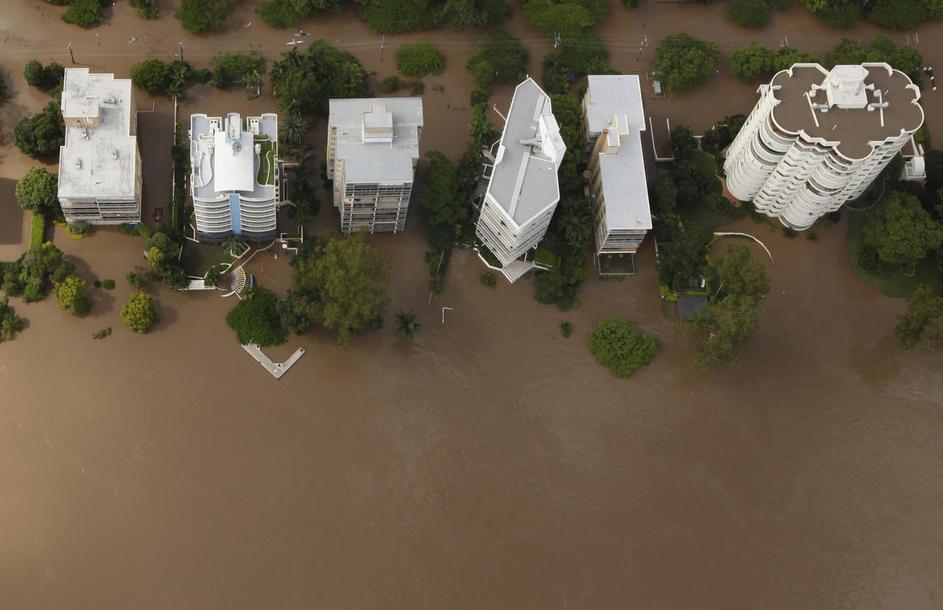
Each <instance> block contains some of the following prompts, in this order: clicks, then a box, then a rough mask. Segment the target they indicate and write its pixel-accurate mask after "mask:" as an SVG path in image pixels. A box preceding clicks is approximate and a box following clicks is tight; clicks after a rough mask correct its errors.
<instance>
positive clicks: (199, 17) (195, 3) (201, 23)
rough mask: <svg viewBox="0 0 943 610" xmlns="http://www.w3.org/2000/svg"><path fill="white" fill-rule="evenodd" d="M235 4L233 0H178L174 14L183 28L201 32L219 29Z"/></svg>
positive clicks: (197, 32)
mask: <svg viewBox="0 0 943 610" xmlns="http://www.w3.org/2000/svg"><path fill="white" fill-rule="evenodd" d="M235 5H236V1H235V0H180V4H179V5H178V6H177V12H176V13H175V15H176V17H177V19H179V20H180V24H181V25H182V26H183V28H184V29H185V30H189V31H190V32H194V33H196V34H202V33H205V32H213V31H215V30H219V29H221V28H222V27H223V24H225V23H226V17H228V16H229V12H230V11H231V10H232V9H233V7H234V6H235Z"/></svg>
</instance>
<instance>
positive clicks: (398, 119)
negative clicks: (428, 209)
mask: <svg viewBox="0 0 943 610" xmlns="http://www.w3.org/2000/svg"><path fill="white" fill-rule="evenodd" d="M422 124H423V117H422V98H420V97H403V98H382V99H366V98H363V99H361V98H358V99H338V100H331V101H330V118H329V119H328V132H327V153H326V159H327V177H328V179H330V180H332V181H333V184H334V189H333V190H334V207H336V208H337V209H338V210H339V211H340V214H341V231H343V232H344V233H351V232H354V231H361V230H365V231H369V232H370V233H381V232H391V233H397V232H399V231H403V230H405V229H406V215H407V213H408V212H409V198H410V196H411V195H412V191H413V178H414V176H415V173H416V164H417V163H418V162H419V137H420V136H421V135H422Z"/></svg>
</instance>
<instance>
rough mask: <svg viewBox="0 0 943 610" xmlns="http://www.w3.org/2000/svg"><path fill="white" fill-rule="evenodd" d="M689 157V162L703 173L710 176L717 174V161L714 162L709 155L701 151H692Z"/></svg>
mask: <svg viewBox="0 0 943 610" xmlns="http://www.w3.org/2000/svg"><path fill="white" fill-rule="evenodd" d="M690 155H691V162H692V163H694V165H696V166H698V167H700V168H701V169H703V170H704V171H705V172H710V173H712V174H716V173H717V161H715V160H714V156H713V155H709V154H707V153H706V152H704V151H703V150H692V151H691V153H690Z"/></svg>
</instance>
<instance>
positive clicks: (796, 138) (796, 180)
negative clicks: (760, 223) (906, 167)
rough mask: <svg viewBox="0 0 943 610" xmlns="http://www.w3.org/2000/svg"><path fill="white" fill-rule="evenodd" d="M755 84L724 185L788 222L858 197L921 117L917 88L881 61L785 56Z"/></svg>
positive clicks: (803, 223) (804, 224)
mask: <svg viewBox="0 0 943 610" xmlns="http://www.w3.org/2000/svg"><path fill="white" fill-rule="evenodd" d="M758 93H759V94H760V100H759V101H758V102H757V104H756V106H755V107H754V108H753V111H752V112H751V113H750V116H749V117H747V120H746V122H745V123H744V125H743V127H742V128H741V130H740V133H739V134H737V137H736V138H735V139H734V141H733V143H732V144H731V145H730V148H729V149H728V150H727V160H726V161H725V162H724V171H725V172H726V174H727V189H728V191H729V192H730V194H732V195H733V196H734V197H736V198H737V199H740V200H741V201H753V204H754V205H755V206H756V209H757V210H758V211H760V212H763V213H764V214H766V215H767V216H772V217H774V218H779V220H780V222H782V223H783V224H784V225H785V226H787V227H789V228H792V229H795V230H797V231H801V230H803V229H807V228H809V227H810V226H812V224H813V223H814V222H815V221H816V220H817V219H818V218H819V217H821V216H823V215H824V214H827V213H829V212H834V211H836V210H838V208H840V207H841V206H842V205H843V204H844V203H846V202H848V201H851V200H854V199H856V198H858V197H860V196H861V195H862V193H864V191H865V189H867V188H868V186H869V185H870V184H871V183H872V182H873V181H874V179H875V178H876V177H877V176H878V174H880V173H881V170H883V169H884V168H885V167H886V166H887V164H888V163H890V161H891V159H893V158H894V156H895V155H896V154H897V153H898V152H899V151H900V149H901V148H903V147H904V145H905V144H906V143H907V142H908V141H909V140H910V138H911V137H912V135H913V134H914V132H916V131H917V129H919V128H920V126H921V125H922V124H923V109H922V108H921V107H920V103H919V100H920V89H919V88H918V87H917V86H916V85H914V84H913V82H912V81H911V80H910V78H909V77H908V76H907V75H906V74H904V73H903V72H901V71H899V70H895V69H893V68H891V67H890V66H889V65H888V64H886V63H865V64H861V65H844V66H835V67H834V68H832V70H831V71H828V70H825V69H824V68H823V67H822V66H820V65H819V64H795V65H793V66H792V67H791V68H789V69H788V70H783V71H781V72H779V73H777V74H776V75H775V76H774V77H773V79H772V81H770V83H769V84H768V85H762V86H761V87H760V88H759V90H758Z"/></svg>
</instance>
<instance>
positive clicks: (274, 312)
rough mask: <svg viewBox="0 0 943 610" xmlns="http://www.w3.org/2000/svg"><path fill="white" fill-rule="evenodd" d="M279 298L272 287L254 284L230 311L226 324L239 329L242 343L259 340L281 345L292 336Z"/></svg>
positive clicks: (257, 341) (238, 332)
mask: <svg viewBox="0 0 943 610" xmlns="http://www.w3.org/2000/svg"><path fill="white" fill-rule="evenodd" d="M277 302H278V299H277V298H276V297H275V295H274V294H272V293H271V292H269V291H268V290H266V289H264V288H261V287H258V288H253V289H252V290H251V291H249V293H248V294H247V295H246V296H245V298H243V299H242V300H241V301H239V303H237V304H236V306H235V307H233V309H232V310H231V311H230V312H229V313H228V314H226V324H228V325H229V328H231V329H233V330H234V331H236V337H237V338H238V339H239V343H240V344H241V345H246V344H248V343H255V344H256V345H259V346H262V347H265V346H266V345H281V344H282V343H284V342H285V340H286V339H287V338H288V331H287V330H285V326H284V325H283V324H282V319H281V316H280V315H279V313H278V309H277V307H276V303H277Z"/></svg>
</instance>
